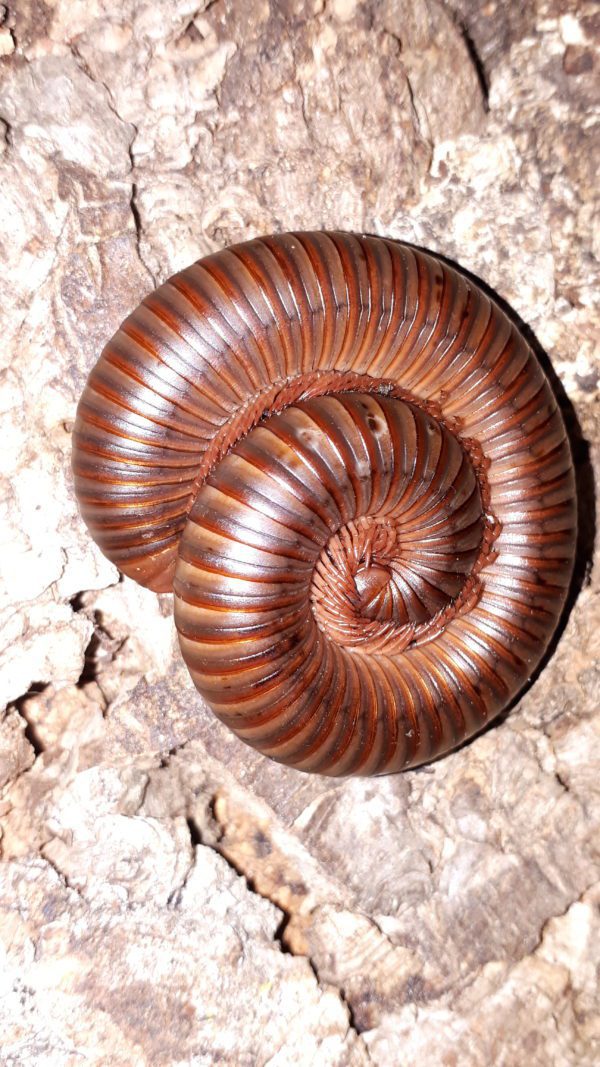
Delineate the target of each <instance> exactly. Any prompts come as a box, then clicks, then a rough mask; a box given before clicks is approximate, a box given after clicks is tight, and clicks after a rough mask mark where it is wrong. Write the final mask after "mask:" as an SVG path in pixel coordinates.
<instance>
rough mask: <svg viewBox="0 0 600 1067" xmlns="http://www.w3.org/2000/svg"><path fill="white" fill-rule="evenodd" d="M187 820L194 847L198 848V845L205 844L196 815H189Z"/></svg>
mask: <svg viewBox="0 0 600 1067" xmlns="http://www.w3.org/2000/svg"><path fill="white" fill-rule="evenodd" d="M185 821H186V823H187V828H188V830H189V832H190V841H191V843H192V846H193V848H196V846H197V845H201V844H203V841H202V834H201V832H200V827H199V826H198V823H197V822H196V820H195V819H194V817H193V816H192V815H188V816H187V818H186V820H185Z"/></svg>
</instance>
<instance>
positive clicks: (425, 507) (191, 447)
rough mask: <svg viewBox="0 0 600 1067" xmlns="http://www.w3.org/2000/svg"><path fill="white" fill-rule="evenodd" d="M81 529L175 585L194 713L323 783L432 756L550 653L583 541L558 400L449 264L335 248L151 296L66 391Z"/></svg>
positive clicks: (286, 239)
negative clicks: (197, 698)
mask: <svg viewBox="0 0 600 1067" xmlns="http://www.w3.org/2000/svg"><path fill="white" fill-rule="evenodd" d="M73 468H74V474H75V487H76V493H77V497H78V500H79V505H80V509H81V513H82V515H83V518H84V520H85V522H86V523H87V525H88V527H89V530H90V533H91V534H92V536H93V538H94V539H95V540H96V542H97V543H98V545H99V546H100V548H101V549H102V551H103V552H104V553H105V554H106V555H107V556H108V557H109V558H110V559H112V560H113V561H114V562H115V563H116V564H117V566H118V567H119V568H120V569H121V571H123V572H124V573H125V574H127V575H129V576H130V577H132V578H135V579H136V580H137V581H139V582H141V583H142V584H144V585H147V586H149V587H150V588H151V589H155V590H157V591H168V590H171V589H172V590H173V591H174V594H175V622H176V625H177V629H178V632H179V639H180V644H181V650H182V653H183V656H184V659H185V661H186V663H187V665H188V667H189V670H190V673H191V675H192V678H193V680H194V682H195V684H196V686H197V688H198V689H199V691H200V692H201V694H202V695H203V697H204V699H205V701H206V702H207V704H208V705H209V706H210V708H211V709H212V710H213V711H214V713H215V714H216V715H218V717H219V718H220V719H221V720H222V721H223V722H225V723H226V724H227V725H228V726H229V727H231V729H233V730H234V731H235V732H236V733H237V734H238V736H239V737H241V738H242V739H243V740H244V741H246V742H247V743H248V744H250V745H252V746H254V747H255V748H257V749H259V750H260V751H262V752H264V753H265V754H266V755H268V756H270V757H272V758H273V759H275V760H278V761H280V762H282V763H286V764H290V765H292V766H294V767H297V768H299V769H302V770H309V771H317V772H319V773H322V774H332V775H343V774H363V775H364V774H381V773H387V772H392V771H398V770H402V769H405V768H407V767H413V766H417V765H419V764H421V763H424V762H427V761H428V760H431V759H434V758H435V757H437V756H439V755H441V754H443V753H444V752H446V751H448V750H450V749H452V748H454V747H455V746H456V745H457V744H459V743H460V742H461V741H463V740H464V739H466V738H468V737H469V736H471V735H473V734H474V733H476V732H477V731H478V730H480V729H481V728H482V727H483V726H484V725H485V724H486V723H487V722H488V721H489V720H491V719H492V718H493V717H494V716H495V715H497V714H498V713H499V712H500V711H501V710H502V709H503V708H504V707H506V705H507V704H508V703H509V701H510V700H511V699H512V698H513V697H514V696H515V695H516V694H517V693H518V691H519V690H520V689H521V688H522V687H523V685H524V684H525V683H526V682H527V680H528V679H529V678H530V676H531V673H532V671H533V670H534V668H535V667H536V665H537V664H538V663H539V661H540V659H541V657H542V655H543V653H544V651H545V649H546V648H547V646H548V643H549V641H550V638H551V636H552V634H553V632H554V630H555V628H556V625H557V622H558V619H559V616H560V614H561V611H562V608H563V605H564V602H565V598H566V594H567V590H568V586H569V582H570V578H571V572H572V565H573V556H574V547H575V526H576V508H575V488H574V475H573V467H572V461H571V455H570V450H569V445H568V441H567V437H566V433H565V428H564V424H563V420H562V417H561V414H560V412H559V410H558V407H557V403H556V399H555V397H554V395H553V393H552V390H551V388H550V386H549V384H548V381H547V380H546V378H545V375H544V373H543V371H542V369H541V367H540V365H539V363H538V361H537V359H536V358H535V356H534V354H533V352H532V351H531V349H530V347H529V345H528V344H527V342H526V341H525V339H524V338H523V336H522V335H521V334H520V332H519V331H518V330H517V328H516V327H515V326H514V325H513V324H512V322H511V321H510V320H509V319H508V318H507V316H506V315H505V314H504V313H503V312H502V311H501V310H500V308H499V307H498V306H497V305H496V304H495V303H494V302H493V300H491V299H490V298H489V297H488V296H487V295H486V294H485V293H484V292H483V291H482V290H481V289H479V288H478V287H477V286H476V285H475V284H474V283H473V282H472V281H471V280H468V279H467V278H465V277H464V276H462V275H461V274H459V273H458V272H457V271H455V270H453V269H452V268H451V267H450V266H448V265H447V264H446V263H444V262H442V261H441V260H439V259H437V258H436V257H435V256H433V255H430V254H426V253H424V252H421V251H418V250H416V249H414V248H412V247H409V246H406V245H403V244H400V243H397V242H394V241H388V240H384V239H381V238H375V237H366V236H358V235H353V234H345V233H325V232H317V233H293V234H283V235H278V236H273V237H264V238H261V239H257V240H254V241H249V242H247V243H244V244H240V245H236V246H234V247H231V248H228V249H225V250H224V251H222V252H218V253H216V254H214V255H211V256H208V257H206V258H205V259H203V260H200V261H199V262H198V263H195V264H194V265H193V266H191V267H189V268H187V269H186V270H184V271H181V272H180V273H179V274H176V275H175V276H174V277H173V278H171V279H170V280H169V281H167V282H166V283H165V284H164V285H162V286H160V288H158V289H157V290H156V291H155V292H153V293H152V294H150V295H149V296H148V297H146V299H145V300H144V301H143V302H142V303H141V304H140V306H139V307H138V308H137V309H136V310H135V311H134V312H133V314H132V315H130V316H129V318H128V319H126V320H125V322H124V323H123V325H122V326H121V328H120V329H119V330H118V332H117V333H116V334H115V336H114V337H113V338H112V340H111V341H109V343H108V344H107V345H106V347H105V349H104V351H103V352H102V355H101V356H100V359H99V360H98V362H97V364H96V366H95V367H94V368H93V370H92V372H91V374H90V376H89V379H88V382H87V385H86V388H85V391H84V393H83V395H82V398H81V401H80V403H79V408H78V414H77V420H76V425H75V432H74V453H73Z"/></svg>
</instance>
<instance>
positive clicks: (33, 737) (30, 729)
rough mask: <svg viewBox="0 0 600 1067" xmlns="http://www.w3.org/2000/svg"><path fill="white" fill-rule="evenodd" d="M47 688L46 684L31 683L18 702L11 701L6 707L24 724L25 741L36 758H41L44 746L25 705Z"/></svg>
mask: <svg viewBox="0 0 600 1067" xmlns="http://www.w3.org/2000/svg"><path fill="white" fill-rule="evenodd" d="M48 688H49V684H48V683H47V682H32V683H31V685H30V686H29V689H28V690H27V692H26V693H24V694H23V696H22V697H19V698H18V700H13V701H12V703H11V704H9V705H8V707H9V708H14V709H15V710H16V711H17V712H18V713H19V715H20V716H21V718H22V719H23V722H24V723H25V729H24V731H23V733H24V736H25V739H26V740H27V741H29V744H30V745H31V747H32V749H33V751H34V753H35V755H36V757H37V756H41V754H42V752H44V751H45V746H44V744H43V742H42V740H41V738H40V736H39V734H38V732H37V729H36V726H35V723H33V722H31V720H30V719H29V717H28V715H27V707H26V705H27V701H28V700H29V699H30V698H31V697H33V696H37V695H38V693H43V692H44V690H46V689H48Z"/></svg>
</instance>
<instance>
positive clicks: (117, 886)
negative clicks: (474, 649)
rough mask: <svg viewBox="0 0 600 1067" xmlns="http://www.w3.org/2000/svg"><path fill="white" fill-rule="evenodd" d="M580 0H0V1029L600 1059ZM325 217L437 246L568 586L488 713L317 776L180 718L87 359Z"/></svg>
mask: <svg viewBox="0 0 600 1067" xmlns="http://www.w3.org/2000/svg"><path fill="white" fill-rule="evenodd" d="M599 37H600V22H599V20H598V10H597V5H596V4H595V3H593V2H587V0H571V2H569V0H527V2H526V3H522V4H505V3H501V2H500V0H490V2H486V3H480V2H479V0H447V2H445V0H444V2H442V0H381V2H380V0H277V2H275V0H243V2H242V0H159V2H156V0H120V2H119V3H117V2H116V0H86V2H80V0H52V2H49V0H48V2H45V0H8V2H7V3H6V2H5V4H4V6H3V7H2V8H1V9H0V135H1V136H0V154H1V158H0V171H1V176H0V199H1V200H2V208H1V210H0V241H1V251H2V258H3V262H4V264H5V284H4V291H3V300H2V303H1V305H0V328H1V331H2V338H3V344H2V353H1V357H0V358H1V359H2V362H3V371H2V382H1V389H2V412H3V434H2V452H3V463H2V474H3V478H4V486H3V488H4V492H3V496H2V517H1V522H2V533H1V535H0V536H1V540H2V552H1V553H0V567H1V570H2V579H1V583H0V595H1V597H2V603H1V605H0V610H1V614H0V633H1V642H0V648H1V651H0V700H1V704H2V706H5V707H6V710H5V711H4V712H3V713H2V717H1V718H0V789H1V792H0V833H1V837H0V848H1V861H0V960H1V962H0V1033H1V1034H2V1039H1V1040H2V1048H1V1052H0V1059H2V1062H3V1063H6V1064H7V1065H11V1067H17V1065H18V1067H21V1065H31V1064H36V1065H37V1064H40V1065H41V1064H43V1065H44V1067H46V1065H54V1064H56V1065H60V1067H63V1065H70V1064H76V1063H79V1062H81V1060H82V1059H85V1061H86V1062H87V1063H91V1064H96V1063H97V1064H101V1063H110V1064H115V1065H119V1064H123V1065H125V1064H127V1065H128V1067H131V1065H136V1067H137V1065H146V1064H148V1065H149V1064H152V1065H158V1064H165V1065H167V1064H168V1065H178V1064H195V1065H202V1067H204V1065H207V1067H208V1065H212V1064H214V1063H225V1064H231V1065H235V1067H246V1065H248V1067H254V1065H257V1064H261V1065H267V1064H268V1065H269V1067H285V1065H288V1064H290V1065H291V1064H302V1065H304V1064H306V1065H313V1064H318V1065H319V1067H328V1065H332V1067H333V1065H335V1067H342V1065H353V1067H354V1065H363V1064H375V1065H377V1067H390V1065H392V1067H396V1065H398V1067H404V1065H407V1067H408V1065H413V1064H415V1063H417V1062H420V1063H424V1064H432V1065H433V1064H436V1065H437V1064H443V1065H447V1067H452V1065H460V1067H487V1065H489V1064H492V1063H493V1064H501V1065H502V1067H521V1065H522V1064H525V1063H526V1064H528V1065H532V1067H535V1065H537V1064H540V1065H541V1064H544V1065H546V1064H550V1065H552V1067H572V1065H575V1064H577V1065H578V1067H592V1064H596V1063H598V1061H599V1059H600V1022H599V1020H600V1003H599V1000H598V981H597V974H598V968H599V967H600V948H599V946H600V912H599V905H600V869H599V862H598V861H599V847H598V842H599V840H600V835H599V830H600V736H599V735H600V707H599V703H600V636H599V635H600V566H599V563H598V557H597V556H594V533H595V515H596V505H595V495H594V472H595V477H596V480H597V477H598V472H599V470H600V393H599V390H598V385H599V379H600V358H599V356H598V353H597V351H594V344H595V341H597V337H598V325H599V315H598V293H599V288H598V272H599V262H598V261H599V258H600V243H599V233H600V226H599V224H598V223H599V200H598V197H597V192H596V190H595V186H596V182H597V174H598V172H599V171H600V160H599V154H600V144H599V137H598V127H597V121H598V94H597V88H598V63H599V60H598V51H597V44H598V39H599ZM321 227H336V228H340V229H350V230H366V231H369V232H374V233H381V234H386V235H389V236H393V237H398V238H404V239H408V240H410V241H413V242H415V243H417V244H421V245H424V246H426V247H428V248H430V249H433V250H437V251H440V252H441V253H443V254H444V255H446V256H449V257H450V258H452V259H455V260H457V261H458V262H460V263H461V265H462V266H463V267H464V268H466V269H467V270H470V271H472V272H473V273H474V274H476V275H477V276H478V277H479V278H480V279H482V280H483V281H484V282H486V283H487V284H488V285H489V286H490V287H491V288H492V289H493V290H495V292H496V293H497V294H498V296H499V297H500V298H501V299H503V300H505V301H507V302H508V303H509V304H510V305H511V306H512V308H513V309H514V311H515V312H516V313H517V314H518V315H519V316H520V317H521V320H522V322H523V323H524V324H525V326H526V328H527V329H528V331H529V333H530V337H531V338H532V339H533V340H534V342H535V343H536V345H537V347H538V349H539V350H544V351H545V353H547V356H546V357H544V356H542V358H545V365H546V367H547V369H549V370H551V371H552V374H553V381H554V383H555V385H556V388H557V392H558V394H559V398H560V402H561V405H562V408H563V411H564V413H565V417H566V419H567V423H568V426H569V430H570V433H571V437H572V442H573V449H574V455H575V460H576V464H577V471H578V483H579V486H578V487H579V498H580V509H581V531H580V543H579V552H578V564H577V573H576V577H575V582H574V588H573V594H572V597H571V601H570V613H569V615H568V619H567V621H566V625H565V626H564V628H563V630H562V633H561V635H560V638H559V640H558V641H557V644H556V647H555V649H554V651H553V655H552V657H551V658H550V659H549V661H548V662H547V664H546V666H545V668H544V669H543V670H542V671H541V673H540V674H539V676H538V677H537V679H536V681H535V682H534V684H533V685H532V687H531V688H530V689H529V690H528V692H527V693H526V694H525V696H524V697H523V698H522V699H521V701H520V702H519V704H518V705H517V706H516V707H515V708H514V709H513V710H512V712H511V713H510V715H509V716H508V717H507V718H505V719H504V721H503V722H501V723H500V724H498V725H496V726H495V727H494V728H493V729H490V730H489V731H488V732H487V733H485V734H484V735H483V736H481V737H479V738H478V739H477V740H476V741H474V742H473V743H472V744H470V745H468V746H466V747H465V748H463V749H462V750H460V751H459V752H457V753H455V754H454V755H452V756H450V757H448V758H446V759H444V760H443V761H441V762H440V763H437V764H435V765H434V766H432V767H429V768H425V769H423V770H420V771H416V772H412V773H408V774H406V775H404V776H399V777H395V778H391V779H381V780H375V781H362V780H351V781H330V780H326V779H322V778H318V777H310V778H309V777H306V776H303V775H301V774H298V773H295V772H293V771H289V770H286V769H284V768H281V767H278V766H275V765H273V764H270V763H268V762H266V761H264V760H263V759H261V758H260V757H258V756H256V755H255V754H254V753H253V752H251V751H250V750H247V749H246V748H245V747H244V746H242V745H241V743H240V742H238V741H237V740H236V739H234V738H232V737H231V736H230V735H229V734H228V733H227V732H226V731H225V730H224V729H223V728H221V727H220V725H219V724H218V723H217V722H215V721H213V720H212V719H211V718H209V717H208V715H206V714H204V713H203V712H202V709H201V706H200V701H199V697H198V696H197V694H196V692H195V690H193V687H192V685H191V682H190V681H189V678H188V676H187V673H186V671H185V669H184V668H183V667H182V665H181V663H180V660H179V656H178V652H177V647H176V643H175V641H174V631H173V625H172V619H171V601H170V597H168V596H162V597H156V596H154V595H153V594H150V593H148V592H145V591H143V590H139V589H137V588H136V587H134V586H133V585H132V584H131V583H129V582H128V581H119V576H118V574H117V572H116V570H115V569H114V568H113V567H112V565H111V564H109V563H108V562H107V561H106V560H105V559H104V558H103V557H102V556H101V555H100V554H99V552H97V551H96V549H95V548H94V546H93V545H92V544H91V542H90V541H89V538H88V536H87V534H86V531H85V529H84V527H83V525H82V523H81V522H80V520H79V519H78V516H77V510H76V506H75V503H74V500H73V494H72V486H71V476H70V463H69V460H70V432H71V428H72V424H73V417H74V411H75V405H76V402H77V399H78V396H79V393H80V391H81V389H82V386H83V383H84V380H85V377H86V374H87V372H88V370H89V368H90V367H91V364H92V362H93V360H94V359H95V357H96V356H97V354H98V352H99V350H100V348H101V347H102V345H103V344H104V342H105V341H106V340H107V338H108V337H109V336H110V335H111V333H112V332H113V331H114V330H115V329H116V327H117V326H118V325H119V323H120V321H121V319H122V318H123V317H124V316H125V314H126V313H127V312H128V311H129V310H131V309H132V308H133V306H135V304H136V303H137V302H138V301H139V299H140V298H141V297H142V296H143V295H144V294H145V293H146V291H147V290H148V289H150V288H151V287H152V286H153V285H154V284H155V283H156V282H158V281H161V280H163V279H165V278H166V277H167V276H168V275H170V274H171V273H173V272H174V271H175V270H177V269H179V268H181V267H183V266H185V265H187V264H188V263H189V262H190V261H192V260H193V259H195V258H197V257H198V256H200V255H203V254H205V253H207V252H209V251H211V250H214V249H217V248H219V247H221V246H222V245H224V244H226V243H229V242H232V241H235V240H240V239H243V238H247V237H250V236H253V235H255V234H258V233H265V232H270V231H273V230H281V229H293V228H304V229H307V228H321Z"/></svg>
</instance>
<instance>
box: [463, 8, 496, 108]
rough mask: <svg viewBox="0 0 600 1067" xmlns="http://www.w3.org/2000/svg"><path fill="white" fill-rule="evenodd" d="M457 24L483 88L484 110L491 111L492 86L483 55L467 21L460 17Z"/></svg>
mask: <svg viewBox="0 0 600 1067" xmlns="http://www.w3.org/2000/svg"><path fill="white" fill-rule="evenodd" d="M456 25H457V27H458V29H459V30H460V35H461V37H462V39H463V41H464V43H465V47H466V49H467V52H468V53H469V59H470V60H471V63H472V64H473V68H474V70H475V74H476V75H477V81H478V82H479V88H480V89H481V95H482V97H483V110H484V111H489V110H490V86H489V82H488V77H487V74H486V70H485V67H484V65H483V60H482V59H481V56H480V55H479V52H478V51H477V47H476V45H475V41H474V40H473V38H472V37H471V34H470V33H469V29H468V27H467V25H466V23H465V22H462V21H461V20H460V19H458V20H457V22H456Z"/></svg>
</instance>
